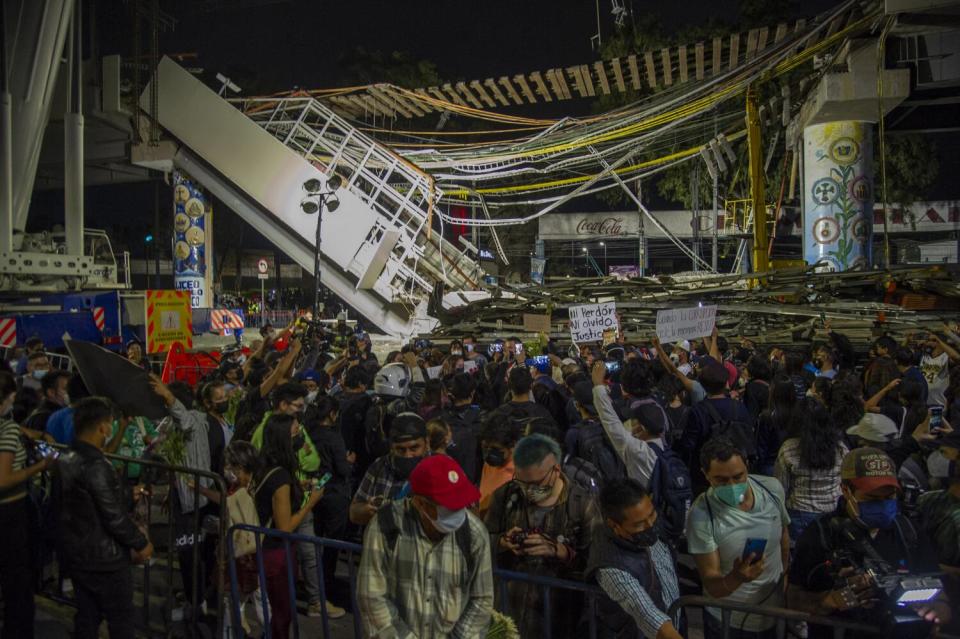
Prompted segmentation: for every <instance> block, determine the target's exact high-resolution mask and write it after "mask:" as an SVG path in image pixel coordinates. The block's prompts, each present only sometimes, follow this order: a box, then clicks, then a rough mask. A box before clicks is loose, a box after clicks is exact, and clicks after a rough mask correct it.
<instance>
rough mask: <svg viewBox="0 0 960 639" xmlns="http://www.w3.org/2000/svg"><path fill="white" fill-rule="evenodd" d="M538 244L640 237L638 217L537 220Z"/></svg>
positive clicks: (564, 215)
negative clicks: (547, 241) (539, 242)
mask: <svg viewBox="0 0 960 639" xmlns="http://www.w3.org/2000/svg"><path fill="white" fill-rule="evenodd" d="M539 223H540V228H539V231H538V232H539V234H540V235H539V237H540V239H541V240H584V241H589V240H601V239H617V238H631V237H640V213H638V212H617V213H551V214H548V215H544V216H542V217H541V218H540V222H539Z"/></svg>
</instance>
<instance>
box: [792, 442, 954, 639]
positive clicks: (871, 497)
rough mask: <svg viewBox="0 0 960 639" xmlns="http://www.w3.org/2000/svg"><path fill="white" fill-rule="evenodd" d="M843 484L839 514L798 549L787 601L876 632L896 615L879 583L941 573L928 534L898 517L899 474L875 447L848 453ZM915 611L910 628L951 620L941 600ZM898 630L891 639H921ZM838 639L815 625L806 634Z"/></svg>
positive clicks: (803, 538) (812, 530) (808, 533)
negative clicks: (874, 628) (881, 579)
mask: <svg viewBox="0 0 960 639" xmlns="http://www.w3.org/2000/svg"><path fill="white" fill-rule="evenodd" d="M840 481H841V485H840V487H841V490H842V492H843V500H841V504H840V506H839V508H838V509H837V510H836V512H834V513H833V514H832V515H824V516H823V517H821V518H820V519H818V520H816V521H815V522H813V523H812V524H810V525H809V526H808V527H807V528H806V530H804V531H803V534H802V535H800V539H799V540H798V541H797V547H796V551H795V554H794V560H793V564H792V565H791V571H790V590H789V594H788V601H789V603H790V607H791V608H793V609H797V610H803V611H806V612H811V613H814V614H818V615H834V614H836V615H838V616H842V617H843V618H846V619H851V620H856V621H861V622H864V623H867V624H870V625H874V626H876V625H877V624H878V623H883V622H885V621H889V620H890V619H891V618H890V617H886V618H885V617H884V612H885V611H891V610H893V609H894V603H895V602H894V601H892V597H891V595H890V594H888V593H886V592H884V591H882V590H880V589H879V588H878V585H877V582H876V580H875V577H874V576H873V575H876V576H883V575H885V574H894V573H900V572H902V573H903V574H902V575H901V576H905V575H914V576H917V575H926V574H931V573H936V572H937V560H936V557H935V556H934V553H933V550H934V549H933V544H932V543H931V541H930V539H929V537H927V535H926V533H924V531H923V530H922V529H919V528H917V527H915V526H914V525H913V523H912V522H911V521H910V519H909V518H907V517H906V516H905V515H904V514H903V513H901V512H900V508H899V502H898V500H897V496H898V492H899V490H900V482H899V481H898V480H897V467H896V465H895V464H894V463H893V460H892V459H890V457H889V456H888V455H887V454H886V453H885V452H883V451H882V450H880V449H879V448H869V447H866V448H856V449H854V450H852V451H850V452H849V453H847V454H846V455H845V456H844V458H843V463H842V464H841V466H840ZM868 571H872V572H871V573H868ZM894 596H895V595H894ZM910 607H911V608H913V610H915V611H916V614H917V617H916V618H915V619H914V620H913V623H911V624H910V626H911V627H913V626H914V624H921V623H936V624H939V623H941V622H947V621H949V619H950V604H949V602H948V601H947V598H946V595H945V594H944V593H943V592H940V593H938V594H936V595H935V596H933V597H931V598H929V600H924V601H920V600H917V601H916V603H913V604H911V605H910ZM907 610H909V609H907ZM897 614H898V619H897V620H898V621H899V622H900V623H903V620H902V619H901V617H903V614H904V609H903V608H899V609H897ZM897 628H898V629H897V630H896V631H892V630H891V629H889V628H888V629H887V632H894V633H895V634H893V635H888V636H906V635H907V634H910V635H912V636H920V634H913V633H912V632H911V631H908V630H907V629H906V627H905V626H899V625H898V627H897ZM921 630H922V629H921ZM931 630H932V628H928V629H926V633H929V632H930V631H931ZM926 633H923V634H924V636H925V634H926ZM832 635H833V633H832V629H831V628H827V627H824V626H814V625H811V626H810V628H809V632H808V636H809V637H810V638H811V639H816V638H817V637H832ZM847 636H851V633H847ZM852 636H853V637H858V636H860V635H859V634H858V633H852Z"/></svg>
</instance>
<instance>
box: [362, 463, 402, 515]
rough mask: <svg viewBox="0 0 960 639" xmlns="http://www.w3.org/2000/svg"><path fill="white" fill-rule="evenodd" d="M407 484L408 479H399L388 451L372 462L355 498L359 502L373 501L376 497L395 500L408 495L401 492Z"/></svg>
mask: <svg viewBox="0 0 960 639" xmlns="http://www.w3.org/2000/svg"><path fill="white" fill-rule="evenodd" d="M406 484H407V480H406V479H398V478H397V476H396V475H395V474H394V472H393V464H391V463H390V454H389V453H388V454H386V455H384V456H383V457H379V458H377V459H376V460H374V462H373V463H372V464H370V467H369V468H368V469H367V472H366V474H365V475H364V476H363V479H362V480H361V481H360V486H359V487H358V488H357V492H356V493H355V494H354V496H353V499H354V501H356V502H357V503H361V502H367V501H372V500H373V499H374V498H376V497H383V498H384V500H386V501H394V500H395V499H401V498H403V497H405V496H406V495H402V494H401V492H400V491H402V490H403V488H404V486H406Z"/></svg>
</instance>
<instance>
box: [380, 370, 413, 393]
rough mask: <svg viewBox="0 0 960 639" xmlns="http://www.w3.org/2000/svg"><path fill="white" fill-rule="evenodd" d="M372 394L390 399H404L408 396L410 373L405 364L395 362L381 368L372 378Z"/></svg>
mask: <svg viewBox="0 0 960 639" xmlns="http://www.w3.org/2000/svg"><path fill="white" fill-rule="evenodd" d="M373 392H375V393H376V394H377V395H388V396H390V397H406V396H407V395H409V394H410V371H409V370H407V366H406V364H401V363H399V362H395V363H393V364H387V365H386V366H384V367H383V368H381V369H380V370H379V371H378V372H377V375H376V377H374V378H373Z"/></svg>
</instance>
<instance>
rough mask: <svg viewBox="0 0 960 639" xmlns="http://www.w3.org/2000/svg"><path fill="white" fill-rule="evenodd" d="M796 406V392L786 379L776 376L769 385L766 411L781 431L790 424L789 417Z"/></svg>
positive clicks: (791, 383) (790, 382)
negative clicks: (768, 399) (774, 419)
mask: <svg viewBox="0 0 960 639" xmlns="http://www.w3.org/2000/svg"><path fill="white" fill-rule="evenodd" d="M796 404H797V391H796V389H795V388H794V387H793V382H792V381H790V379H789V378H788V377H783V376H778V377H777V378H776V379H774V380H773V383H772V384H770V402H769V403H768V404H767V409H768V410H769V411H770V414H771V415H772V416H774V417H775V418H776V421H777V423H778V425H779V426H780V428H781V429H784V427H785V426H786V425H787V424H789V423H790V416H791V415H792V414H793V409H794V407H795V406H796Z"/></svg>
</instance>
